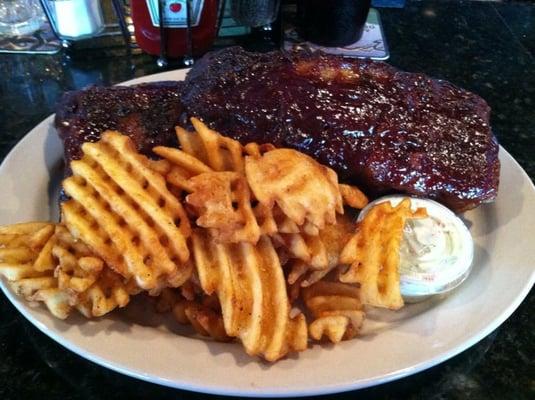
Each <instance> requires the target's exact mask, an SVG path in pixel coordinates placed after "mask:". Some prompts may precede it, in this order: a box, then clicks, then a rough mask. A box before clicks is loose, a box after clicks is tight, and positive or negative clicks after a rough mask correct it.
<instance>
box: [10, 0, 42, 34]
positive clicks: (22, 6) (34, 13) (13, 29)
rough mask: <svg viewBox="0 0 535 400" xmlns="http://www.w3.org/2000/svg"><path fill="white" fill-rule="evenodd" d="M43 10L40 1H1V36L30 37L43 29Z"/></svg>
mask: <svg viewBox="0 0 535 400" xmlns="http://www.w3.org/2000/svg"><path fill="white" fill-rule="evenodd" d="M43 21H44V14H43V10H42V9H41V5H40V4H39V1H38V0H0V35H2V36H20V35H29V34H31V33H33V32H35V31H36V30H38V29H39V28H40V27H41V24H42V22H43Z"/></svg>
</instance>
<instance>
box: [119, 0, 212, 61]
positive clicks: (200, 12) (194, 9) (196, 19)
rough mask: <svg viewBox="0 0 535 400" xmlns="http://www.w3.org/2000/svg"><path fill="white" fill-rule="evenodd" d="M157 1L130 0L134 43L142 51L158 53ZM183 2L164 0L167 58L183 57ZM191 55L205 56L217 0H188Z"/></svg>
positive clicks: (185, 28)
mask: <svg viewBox="0 0 535 400" xmlns="http://www.w3.org/2000/svg"><path fill="white" fill-rule="evenodd" d="M158 1H159V0H131V2H130V7H131V12H132V20H133V22H134V29H135V32H134V33H135V36H136V41H137V44H138V45H139V47H141V49H143V50H144V51H145V52H147V53H149V54H153V55H158V54H160V19H159V15H158ZM187 1H188V0H164V1H163V3H164V4H163V21H164V27H165V36H166V42H167V46H166V50H167V52H166V53H167V56H169V57H171V58H179V57H182V56H184V55H186V54H187V52H188V44H187V36H188V33H187V27H188V19H187V15H188V14H187ZM189 1H190V4H191V8H190V21H191V37H192V42H193V43H192V52H193V55H201V54H203V53H205V52H206V51H207V50H208V49H209V48H210V46H211V45H212V43H213V42H214V39H215V36H216V33H217V32H216V29H217V27H216V25H217V7H218V1H217V0H189Z"/></svg>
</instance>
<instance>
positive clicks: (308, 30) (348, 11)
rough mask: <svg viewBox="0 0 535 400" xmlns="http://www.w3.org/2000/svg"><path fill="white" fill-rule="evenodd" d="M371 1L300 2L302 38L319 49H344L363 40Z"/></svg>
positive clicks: (301, 0)
mask: <svg viewBox="0 0 535 400" xmlns="http://www.w3.org/2000/svg"><path fill="white" fill-rule="evenodd" d="M370 3H371V0H331V1H329V0H299V1H298V30H299V34H300V35H301V37H302V38H303V39H305V40H307V41H309V42H312V43H315V44H319V45H321V46H330V47H335V46H346V45H348V44H351V43H355V42H356V41H357V40H359V39H360V37H361V36H362V32H363V30H364V23H365V22H366V18H367V17H368V12H369V11H370Z"/></svg>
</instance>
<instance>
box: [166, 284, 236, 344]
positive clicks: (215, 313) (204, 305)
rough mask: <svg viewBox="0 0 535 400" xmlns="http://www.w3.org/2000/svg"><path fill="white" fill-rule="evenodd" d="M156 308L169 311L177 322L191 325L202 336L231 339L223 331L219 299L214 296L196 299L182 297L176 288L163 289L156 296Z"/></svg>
mask: <svg viewBox="0 0 535 400" xmlns="http://www.w3.org/2000/svg"><path fill="white" fill-rule="evenodd" d="M188 282H191V281H188ZM156 310H157V311H158V312H160V313H164V312H169V311H171V312H172V313H173V316H174V317H175V319H176V320H177V321H178V322H179V323H181V324H184V325H191V326H192V327H193V329H195V331H196V332H197V333H199V334H200V335H202V336H208V337H211V338H212V339H214V340H217V341H220V342H228V341H229V340H231V339H232V338H231V337H229V336H228V335H227V333H226V332H225V327H224V324H223V317H222V316H221V308H220V306H219V300H217V297H215V296H205V297H203V298H202V300H200V301H197V299H195V298H192V299H186V298H184V297H183V296H182V295H181V294H180V293H179V292H178V291H177V290H172V289H164V290H163V291H162V293H161V294H160V295H159V296H158V298H157V301H156Z"/></svg>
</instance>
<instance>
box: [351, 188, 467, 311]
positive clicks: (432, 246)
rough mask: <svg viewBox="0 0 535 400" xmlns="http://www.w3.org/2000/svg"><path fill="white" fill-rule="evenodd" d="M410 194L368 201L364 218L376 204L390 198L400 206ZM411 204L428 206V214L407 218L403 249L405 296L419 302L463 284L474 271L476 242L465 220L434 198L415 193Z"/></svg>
mask: <svg viewBox="0 0 535 400" xmlns="http://www.w3.org/2000/svg"><path fill="white" fill-rule="evenodd" d="M405 198H407V196H385V197H382V198H380V199H377V200H375V201H373V202H371V203H370V204H368V205H367V206H366V207H365V208H364V209H363V210H362V211H361V212H360V214H359V217H358V221H360V220H362V219H363V218H364V216H365V215H366V214H367V212H368V211H369V210H370V209H371V208H372V207H373V206H375V205H377V204H379V203H382V202H385V201H390V203H391V204H392V206H396V205H397V204H399V203H400V202H401V201H402V200H403V199H405ZM410 199H411V208H412V209H413V210H416V209H417V208H418V207H424V208H425V209H426V210H427V214H428V217H427V218H422V219H416V218H415V219H410V218H409V219H407V222H406V223H405V227H404V229H403V239H402V241H401V246H400V250H399V256H400V263H399V277H400V290H401V295H402V296H403V299H404V300H405V301H406V302H408V303H415V302H418V301H422V300H425V299H427V298H428V297H430V296H434V295H438V294H444V293H447V292H449V291H451V290H453V289H455V288H456V287H457V286H459V285H460V284H461V283H463V282H464V280H465V279H466V278H467V277H468V275H469V274H470V271H471V268H472V261H473V257H474V243H473V240H472V235H470V231H469V230H468V228H467V227H466V225H465V224H464V222H463V221H462V220H461V219H460V218H459V217H457V216H456V215H455V214H454V213H453V212H452V211H451V210H449V209H448V208H447V207H445V206H443V205H442V204H440V203H437V202H436V201H433V200H428V199H421V198H414V197H411V198H410Z"/></svg>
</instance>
